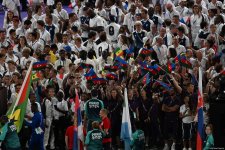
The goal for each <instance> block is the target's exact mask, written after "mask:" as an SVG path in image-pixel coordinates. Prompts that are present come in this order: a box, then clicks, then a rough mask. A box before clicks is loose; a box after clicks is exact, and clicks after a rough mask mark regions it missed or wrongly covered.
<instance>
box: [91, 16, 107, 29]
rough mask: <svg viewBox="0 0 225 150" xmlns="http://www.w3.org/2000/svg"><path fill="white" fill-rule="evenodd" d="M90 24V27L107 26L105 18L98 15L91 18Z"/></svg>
mask: <svg viewBox="0 0 225 150" xmlns="http://www.w3.org/2000/svg"><path fill="white" fill-rule="evenodd" d="M89 26H90V27H98V26H102V27H104V26H105V20H104V19H103V18H102V17H100V16H98V15H96V16H95V17H94V18H91V19H90V21H89Z"/></svg>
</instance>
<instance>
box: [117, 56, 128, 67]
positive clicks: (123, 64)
mask: <svg viewBox="0 0 225 150" xmlns="http://www.w3.org/2000/svg"><path fill="white" fill-rule="evenodd" d="M115 61H116V62H118V63H119V68H120V69H126V68H127V67H128V63H127V62H126V61H125V60H124V59H122V58H121V57H116V59H115Z"/></svg>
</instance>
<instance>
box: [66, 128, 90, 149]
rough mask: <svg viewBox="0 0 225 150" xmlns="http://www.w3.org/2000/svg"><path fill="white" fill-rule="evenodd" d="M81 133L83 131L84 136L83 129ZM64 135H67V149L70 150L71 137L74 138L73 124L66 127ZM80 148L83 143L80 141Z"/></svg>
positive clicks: (71, 144) (71, 145) (71, 146)
mask: <svg viewBox="0 0 225 150" xmlns="http://www.w3.org/2000/svg"><path fill="white" fill-rule="evenodd" d="M83 133H84V136H86V131H85V130H84V129H83ZM65 136H68V149H69V150H72V149H73V140H74V139H73V138H74V125H73V126H69V127H68V128H67V129H66V134H65ZM80 149H83V144H82V142H81V141H80Z"/></svg>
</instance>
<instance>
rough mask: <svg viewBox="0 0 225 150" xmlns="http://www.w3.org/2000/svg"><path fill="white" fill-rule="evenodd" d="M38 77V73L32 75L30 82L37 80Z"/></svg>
mask: <svg viewBox="0 0 225 150" xmlns="http://www.w3.org/2000/svg"><path fill="white" fill-rule="evenodd" d="M40 76H41V75H40V72H35V73H32V82H34V81H37V80H39V79H40Z"/></svg>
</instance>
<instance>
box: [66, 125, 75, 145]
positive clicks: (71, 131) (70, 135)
mask: <svg viewBox="0 0 225 150" xmlns="http://www.w3.org/2000/svg"><path fill="white" fill-rule="evenodd" d="M65 136H67V137H68V149H73V137H74V126H69V127H68V128H67V129H66V134H65Z"/></svg>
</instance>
